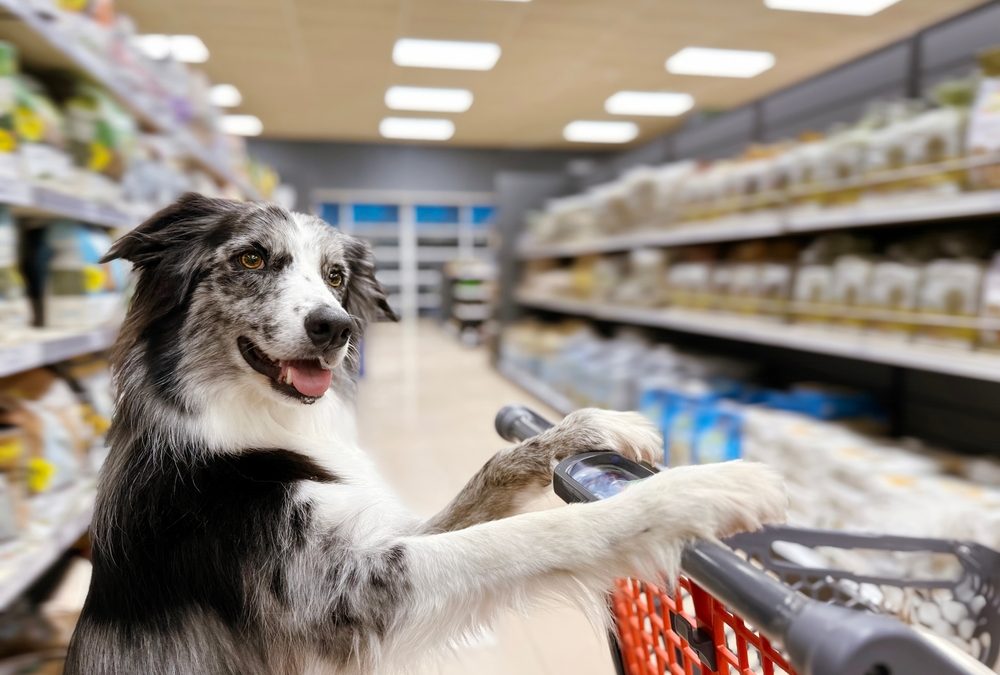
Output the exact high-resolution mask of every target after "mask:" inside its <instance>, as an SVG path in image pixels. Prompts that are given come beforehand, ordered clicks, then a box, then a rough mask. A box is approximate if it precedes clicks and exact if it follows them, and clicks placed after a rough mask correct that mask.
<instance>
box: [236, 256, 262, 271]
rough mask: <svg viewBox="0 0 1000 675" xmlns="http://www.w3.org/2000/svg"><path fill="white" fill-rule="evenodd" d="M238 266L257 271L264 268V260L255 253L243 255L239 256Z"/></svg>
mask: <svg viewBox="0 0 1000 675" xmlns="http://www.w3.org/2000/svg"><path fill="white" fill-rule="evenodd" d="M240 264H241V265H243V266H244V267H246V268H247V269H248V270H259V269H260V268H261V267H263V266H264V258H262V257H261V256H260V255H259V254H257V253H244V254H243V255H241V256H240Z"/></svg>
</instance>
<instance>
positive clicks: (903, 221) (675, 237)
mask: <svg viewBox="0 0 1000 675" xmlns="http://www.w3.org/2000/svg"><path fill="white" fill-rule="evenodd" d="M998 214H1000V190H987V191H982V192H967V193H960V194H955V195H948V196H947V198H943V197H930V196H927V197H923V198H919V199H913V200H911V202H910V203H906V202H905V201H897V202H894V203H886V204H877V203H864V204H859V205H855V206H850V207H840V208H832V209H816V210H813V211H806V212H802V211H796V210H789V211H788V212H786V213H755V214H749V215H745V216H743V215H741V216H728V217H725V218H720V219H719V220H718V221H705V222H702V223H697V224H692V223H687V224H683V225H677V226H669V227H668V226H663V227H661V228H657V229H653V228H643V227H639V228H637V229H636V231H635V232H630V233H628V234H623V235H619V236H614V237H605V238H601V239H594V240H588V241H580V242H567V243H563V244H535V243H532V242H530V241H525V242H522V244H521V245H520V246H519V248H518V255H519V257H520V258H521V259H523V260H532V259H541V258H568V257H575V256H582V255H590V254H594V253H613V252H616V251H629V250H632V249H636V248H666V247H671V246H689V245H694V244H712V243H721V242H730V241H746V240H749V239H761V238H768V237H779V236H782V235H792V234H801V233H804V232H818V231H829V230H850V229H854V228H860V227H873V226H882V225H912V224H918V223H929V222H934V221H938V220H949V219H960V218H976V217H988V216H995V215H998Z"/></svg>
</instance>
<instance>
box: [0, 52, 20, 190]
mask: <svg viewBox="0 0 1000 675" xmlns="http://www.w3.org/2000/svg"><path fill="white" fill-rule="evenodd" d="M17 73H18V63H17V48H16V47H15V46H14V45H12V44H11V43H9V42H5V41H2V40H0V176H2V177H3V178H4V179H6V180H16V179H18V178H20V177H21V166H20V160H19V159H18V154H17V146H18V139H17V129H16V125H15V113H16V111H17V86H18V83H17Z"/></svg>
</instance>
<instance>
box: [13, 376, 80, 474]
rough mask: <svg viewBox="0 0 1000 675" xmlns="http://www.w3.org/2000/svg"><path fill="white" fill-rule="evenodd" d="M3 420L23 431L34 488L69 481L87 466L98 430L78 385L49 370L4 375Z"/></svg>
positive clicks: (28, 466)
mask: <svg viewBox="0 0 1000 675" xmlns="http://www.w3.org/2000/svg"><path fill="white" fill-rule="evenodd" d="M0 424H4V425H8V426H13V427H16V428H18V429H19V430H20V432H21V433H22V434H23V438H24V441H25V447H26V448H27V456H28V459H27V468H28V480H27V483H28V488H29V490H30V491H31V492H45V491H47V490H50V489H55V488H58V487H62V486H65V485H68V484H69V483H71V482H73V481H74V480H76V479H77V478H78V477H79V476H80V475H81V473H82V472H83V471H84V470H85V468H86V467H87V459H88V451H89V449H90V446H91V445H92V444H93V442H94V440H95V438H96V435H95V433H94V431H93V428H92V427H91V426H90V425H89V424H88V423H87V421H86V419H85V412H84V409H83V406H82V405H81V404H80V401H79V400H78V399H77V397H76V395H75V394H74V393H73V390H72V389H71V388H70V386H69V385H68V384H67V383H66V382H65V381H64V380H62V379H60V378H59V377H57V376H56V375H55V374H54V373H52V372H51V371H49V370H45V369H37V370H29V371H26V372H23V373H18V374H17V375H12V376H10V377H7V378H3V379H2V380H0Z"/></svg>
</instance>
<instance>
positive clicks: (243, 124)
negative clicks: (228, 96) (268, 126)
mask: <svg viewBox="0 0 1000 675" xmlns="http://www.w3.org/2000/svg"><path fill="white" fill-rule="evenodd" d="M219 128H220V129H222V131H223V133H226V134H233V135H234V136H259V135H260V132H262V131H263V130H264V124H263V123H262V122H261V121H260V118H259V117H257V116H256V115H223V116H222V117H221V118H220V119H219Z"/></svg>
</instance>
